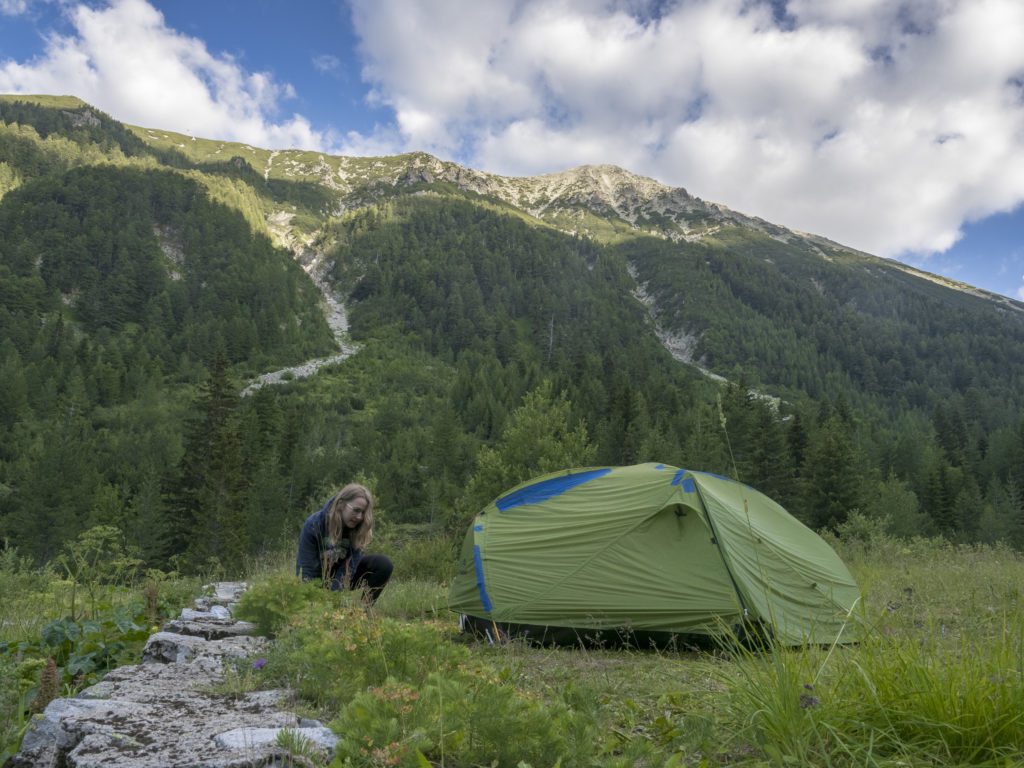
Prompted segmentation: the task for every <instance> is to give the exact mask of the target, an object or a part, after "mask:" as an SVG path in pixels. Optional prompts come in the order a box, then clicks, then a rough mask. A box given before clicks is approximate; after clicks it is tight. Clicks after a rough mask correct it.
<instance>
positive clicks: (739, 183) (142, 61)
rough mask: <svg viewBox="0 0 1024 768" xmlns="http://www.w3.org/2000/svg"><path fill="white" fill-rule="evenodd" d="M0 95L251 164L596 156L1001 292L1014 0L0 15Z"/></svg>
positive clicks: (1011, 220) (542, 168)
mask: <svg viewBox="0 0 1024 768" xmlns="http://www.w3.org/2000/svg"><path fill="white" fill-rule="evenodd" d="M0 92H3V93H60V94H73V95H77V96H80V97H81V98H83V99H85V100H86V101H89V102H91V103H93V104H95V105H96V106H98V107H99V108H101V109H103V110H104V111H106V112H108V113H109V114H111V115H112V116H113V117H115V118H117V119H120V120H123V121H125V122H128V123H133V124H136V125H145V126H150V127H161V128H168V129H173V130H177V131H182V132H185V133H190V134H193V135H197V136H203V137H208V138H223V139H230V140H236V141H245V142H248V143H251V144H254V145H257V146H263V147H272V148H285V147H303V148H312V149H319V150H322V151H325V152H331V153H337V154H340V153H346V154H391V153H397V152H404V151H409V150H424V151H427V152H431V153H433V154H435V155H437V156H439V157H442V158H445V159H450V160H455V161H457V162H460V163H464V164H466V165H471V166H473V167H475V168H479V169H481V170H486V171H491V172H494V173H502V174H506V175H529V174H536V173H546V172H553V171H559V170H564V169H565V168H569V167H573V166H576V165H581V164H584V163H613V164H616V165H620V166H622V167H624V168H627V169H629V170H631V171H634V172H636V173H640V174H643V175H646V176H651V177H653V178H655V179H658V180H659V181H662V182H664V183H667V184H671V185H674V186H682V187H685V188H686V189H687V190H688V191H689V192H690V193H691V194H694V195H697V196H699V197H702V198H704V199H706V200H711V201H714V202H717V203H722V204H724V205H727V206H729V207H731V208H734V209H736V210H739V211H742V212H744V213H747V214H751V215H755V216H760V217H762V218H765V219H767V220H769V221H772V222H775V223H778V224H782V225H785V226H788V227H791V228H793V229H798V230H803V231H807V232H814V233H816V234H820V235H824V236H826V237H830V238H832V239H833V240H836V241H838V242H841V243H843V244H846V245H849V246H852V247H855V248H859V249H861V250H864V251H867V252H869V253H874V254H877V255H880V256H886V257H891V258H898V259H900V260H902V261H905V262H907V263H910V264H912V265H914V266H917V267H920V268H922V269H926V270H928V271H931V272H935V273H937V274H941V275H945V276H948V277H951V278H954V279H957V280H961V281H964V282H966V283H969V284H971V285H975V286H978V287H981V288H985V289H988V290H991V291H995V292H998V293H1001V294H1004V295H1006V296H1011V297H1013V298H1017V299H1021V300H1024V205H1022V203H1024V2H1021V0H771V1H770V2H769V1H768V0H764V1H763V2H759V1H758V0H676V1H674V2H673V1H672V0H488V2H486V3H480V2H471V1H470V0H350V1H349V2H340V1H335V2H328V1H324V0H320V1H316V2H314V1H313V0H306V1H305V2H304V1H303V0H292V2H281V1H280V0H247V1H246V2H241V1H239V0H206V1H205V2H199V1H198V0H173V1H171V0H164V1H161V0H114V1H113V2H107V0H88V1H78V2H76V1H73V0H0Z"/></svg>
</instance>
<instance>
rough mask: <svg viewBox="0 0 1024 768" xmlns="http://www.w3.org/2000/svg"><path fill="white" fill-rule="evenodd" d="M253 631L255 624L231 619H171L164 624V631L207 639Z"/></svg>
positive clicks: (248, 633) (235, 635) (247, 633)
mask: <svg viewBox="0 0 1024 768" xmlns="http://www.w3.org/2000/svg"><path fill="white" fill-rule="evenodd" d="M255 631H256V625H255V624H250V623H249V622H248V621H232V620H231V619H227V620H224V619H214V618H209V619H205V620H200V621H186V620H184V619H172V620H171V621H169V622H167V623H166V624H165V625H164V632H171V633H174V634H178V635H192V636H194V637H202V638H205V639H207V640H221V639H223V638H225V637H239V636H242V635H251V634H252V633H253V632H255Z"/></svg>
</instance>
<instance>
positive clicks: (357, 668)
mask: <svg viewBox="0 0 1024 768" xmlns="http://www.w3.org/2000/svg"><path fill="white" fill-rule="evenodd" d="M329 594H331V595H332V597H333V598H334V599H335V600H336V601H337V602H338V603H340V605H338V604H337V603H336V604H335V606H334V607H331V608H327V607H325V606H322V605H321V606H310V607H308V608H307V609H306V610H304V611H303V612H302V613H301V614H298V615H296V616H295V617H294V618H293V619H292V621H291V622H290V623H289V625H288V626H287V628H286V629H285V630H284V631H282V632H281V634H280V635H279V637H278V639H277V641H276V643H275V644H274V647H273V649H272V650H271V652H270V654H269V661H268V663H267V666H266V668H265V670H264V671H265V672H266V673H267V674H268V675H269V676H271V677H273V678H274V679H275V680H276V681H277V682H279V683H282V684H285V685H288V686H289V687H291V688H292V689H293V690H295V691H296V692H297V693H298V694H299V696H300V697H302V698H304V699H305V700H307V701H309V702H310V703H312V704H314V705H315V706H317V707H328V708H331V709H333V710H334V711H338V710H340V709H341V708H342V707H344V706H345V705H346V704H348V702H349V701H350V700H351V699H352V697H353V696H355V695H356V694H358V693H359V692H360V691H364V690H366V689H367V688H368V687H372V686H381V685H384V683H385V682H386V681H387V680H388V679H389V678H390V679H393V680H395V681H398V682H400V683H403V684H409V685H414V686H416V685H420V684H421V683H422V682H423V681H424V680H425V679H426V678H427V677H428V675H430V674H431V673H432V672H436V671H439V670H450V669H454V668H456V667H457V666H458V664H460V663H462V662H464V661H465V660H466V659H467V658H468V655H469V652H468V650H467V649H466V648H464V647H462V646H456V645H454V644H452V643H450V642H447V640H446V639H445V638H444V636H443V632H442V629H441V627H440V625H438V624H437V623H435V622H427V621H415V622H408V621H399V620H395V619H389V618H381V617H377V616H372V615H368V614H367V613H366V611H365V610H364V609H363V607H362V606H361V604H360V603H359V602H358V599H357V596H355V595H353V594H352V593H343V594H339V593H329Z"/></svg>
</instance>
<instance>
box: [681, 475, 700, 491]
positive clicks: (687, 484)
mask: <svg viewBox="0 0 1024 768" xmlns="http://www.w3.org/2000/svg"><path fill="white" fill-rule="evenodd" d="M683 492H684V493H696V492H697V484H696V483H695V482H693V478H692V477H688V478H686V479H685V480H683Z"/></svg>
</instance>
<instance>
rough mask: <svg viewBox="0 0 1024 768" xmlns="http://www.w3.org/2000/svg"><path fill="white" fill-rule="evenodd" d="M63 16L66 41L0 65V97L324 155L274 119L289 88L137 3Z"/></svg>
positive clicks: (304, 132) (318, 143)
mask: <svg viewBox="0 0 1024 768" xmlns="http://www.w3.org/2000/svg"><path fill="white" fill-rule="evenodd" d="M8 2H9V0H8ZM68 13H69V18H70V21H71V23H72V25H73V26H74V34H73V35H69V36H61V35H53V36H51V37H50V38H49V39H48V41H47V44H46V50H45V53H44V54H43V55H42V56H40V57H39V58H37V59H35V60H33V61H30V62H27V63H18V62H14V61H5V62H3V63H0V91H2V92H7V93H56V94H74V95H76V96H79V97H80V98H82V99H84V100H85V101H88V102H90V103H92V104H95V105H96V106H97V107H99V108H100V109H103V110H104V111H106V112H109V113H111V114H114V115H116V116H117V117H118V119H120V120H123V121H125V122H128V123H134V124H137V125H146V126H152V127H158V128H167V129H170V130H175V131H179V132H182V133H188V134H193V135H199V136H211V137H217V138H223V139H227V140H234V141H242V142H247V143H250V144H254V145H258V146H264V147H274V148H278V147H280V148H284V147H304V148H311V149H322V148H324V147H325V145H326V143H327V140H328V137H327V136H326V135H324V134H322V133H320V132H318V131H315V130H314V129H313V128H312V127H311V126H310V124H309V121H308V120H306V119H305V118H303V117H302V116H300V115H293V116H292V117H290V118H283V119H274V116H275V115H277V112H278V108H279V106H278V105H279V102H280V101H281V100H282V99H288V98H291V97H293V96H294V89H293V88H292V87H291V86H290V85H288V84H283V83H279V82H277V81H276V80H275V79H274V78H273V76H271V75H270V74H267V73H264V72H247V71H245V70H244V69H243V68H242V67H241V66H240V65H239V64H238V63H237V62H236V61H235V60H234V59H233V58H232V57H231V56H228V55H225V54H221V55H215V54H212V53H210V51H208V50H207V48H206V45H205V44H204V43H203V42H202V41H201V40H198V39H196V38H193V37H188V36H186V35H183V34H180V33H178V32H176V31H175V30H173V29H170V28H169V27H168V26H167V25H166V23H165V21H164V18H163V15H162V14H161V13H160V12H159V11H157V10H156V9H154V8H153V7H152V6H151V5H149V4H148V3H146V2H145V1H144V0H116V1H115V2H113V3H111V5H110V6H108V7H106V8H102V9H93V8H90V7H89V6H86V5H77V6H71V7H69V9H68Z"/></svg>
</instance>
